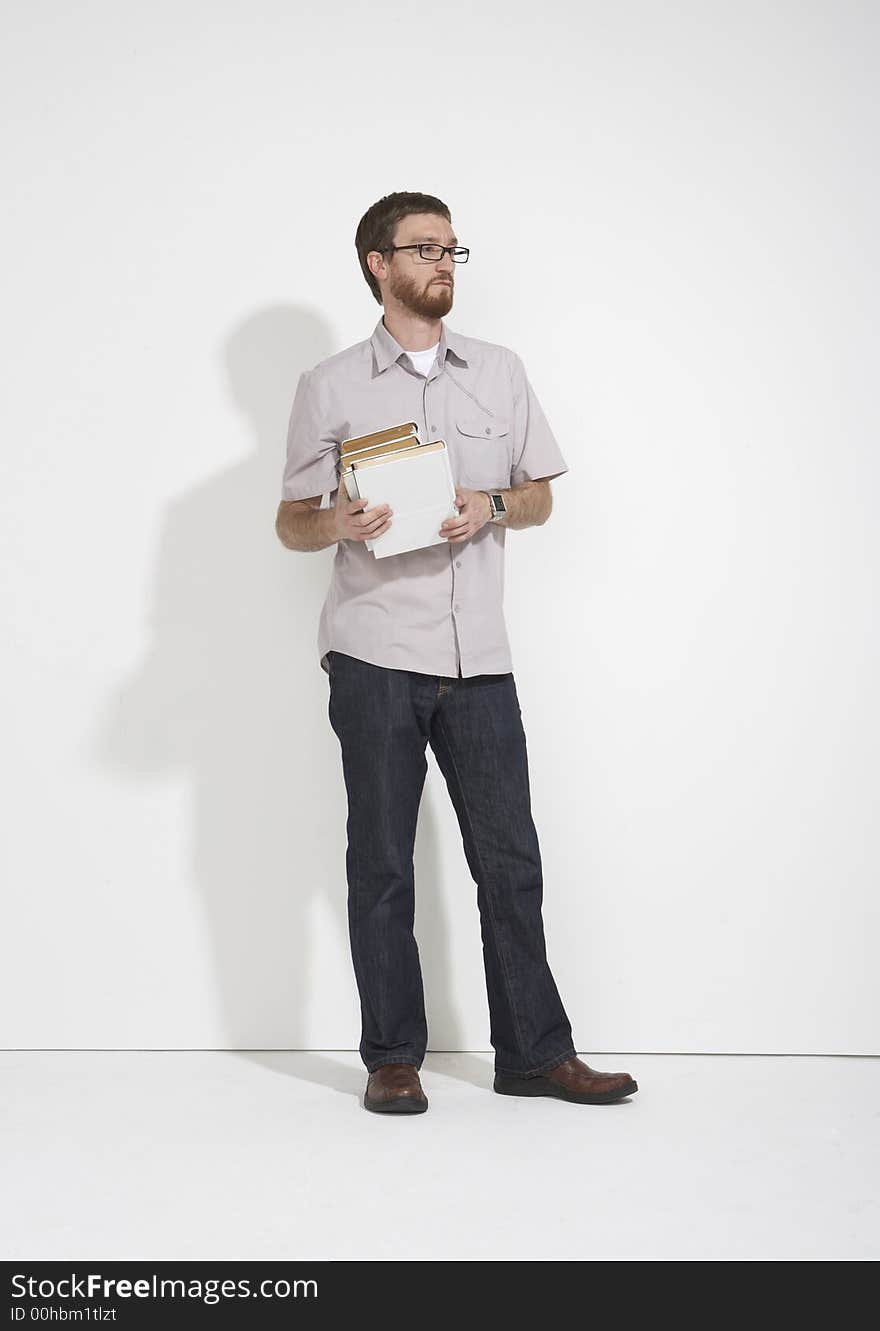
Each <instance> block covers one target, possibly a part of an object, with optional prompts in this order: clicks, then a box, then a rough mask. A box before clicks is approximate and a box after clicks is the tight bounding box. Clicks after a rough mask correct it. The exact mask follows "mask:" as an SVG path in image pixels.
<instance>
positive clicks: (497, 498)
mask: <svg viewBox="0 0 880 1331" xmlns="http://www.w3.org/2000/svg"><path fill="white" fill-rule="evenodd" d="M483 494H484V495H488V496H489V503H490V504H491V505H492V516H491V517H490V518H489V521H490V522H500V521H501V519H502V518H503V517H504V515H505V513H506V512H507V505H506V504H505V502H504V496H503V495H500V494H498V493H497V492H496V491H492V490H484V491H483Z"/></svg>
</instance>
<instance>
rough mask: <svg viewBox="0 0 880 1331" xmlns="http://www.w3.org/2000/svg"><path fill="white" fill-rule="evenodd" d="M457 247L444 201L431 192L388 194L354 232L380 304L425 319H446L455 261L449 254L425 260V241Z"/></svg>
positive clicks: (363, 264) (450, 304) (359, 257)
mask: <svg viewBox="0 0 880 1331" xmlns="http://www.w3.org/2000/svg"><path fill="white" fill-rule="evenodd" d="M432 241H433V242H434V243H436V244H439V245H455V244H457V239H456V235H455V232H454V231H453V229H452V218H451V215H450V212H449V209H448V208H447V206H446V204H445V203H443V201H442V200H441V199H437V198H435V197H434V195H433V194H413V193H398V194H387V195H386V196H385V197H384V198H383V199H380V200H379V201H378V203H374V204H373V206H372V207H371V208H370V209H368V211H367V212H366V213H364V215H363V217H362V218H361V220H360V222H359V223H358V229H357V232H356V234H355V242H354V243H355V248H356V249H357V253H358V259H359V260H360V265H361V270H362V272H363V274H364V277H365V278H366V281H367V284H368V286H369V288H370V290H371V291H372V293H373V295H374V296H375V298H376V300H377V301H378V303H379V304H380V305H382V306H384V307H385V308H386V309H388V308H394V307H395V306H397V307H398V308H400V309H402V310H405V311H406V312H408V313H410V314H416V315H420V316H421V317H422V318H426V319H442V318H443V317H444V316H445V315H447V314H448V313H449V311H450V310H451V309H452V301H453V295H454V290H455V288H454V274H453V268H454V264H453V261H452V257H451V255H449V254H444V255H443V256H442V258H440V259H425V258H423V257H422V256H421V254H420V253H419V251H418V249H403V250H401V249H400V248H397V247H399V246H401V245H414V246H415V245H419V244H421V243H423V242H432Z"/></svg>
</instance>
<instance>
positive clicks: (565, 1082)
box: [495, 1055, 639, 1105]
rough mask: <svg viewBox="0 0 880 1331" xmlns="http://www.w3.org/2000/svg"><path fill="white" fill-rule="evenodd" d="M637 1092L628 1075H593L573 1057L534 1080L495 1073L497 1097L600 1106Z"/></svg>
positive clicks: (615, 1073) (581, 1062)
mask: <svg viewBox="0 0 880 1331" xmlns="http://www.w3.org/2000/svg"><path fill="white" fill-rule="evenodd" d="M638 1089H639V1087H638V1083H637V1082H635V1081H633V1079H632V1077H631V1076H630V1075H629V1073H628V1072H597V1071H596V1069H595V1068H591V1067H590V1066H589V1064H588V1063H584V1062H583V1060H582V1059H580V1058H578V1057H577V1056H576V1055H575V1056H573V1057H572V1058H567V1059H566V1060H565V1062H564V1063H560V1064H558V1066H557V1067H555V1068H551V1069H550V1071H549V1072H545V1073H542V1074H541V1076H538V1077H513V1076H511V1075H510V1073H508V1072H496V1073H495V1090H496V1091H497V1092H498V1094H499V1095H553V1096H555V1097H556V1098H557V1099H558V1100H571V1101H573V1102H574V1103H575V1104H578V1105H604V1104H610V1103H611V1102H612V1101H613V1100H620V1099H622V1097H623V1096H625V1095H632V1094H633V1092H634V1091H637V1090H638Z"/></svg>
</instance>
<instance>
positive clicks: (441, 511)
mask: <svg viewBox="0 0 880 1331" xmlns="http://www.w3.org/2000/svg"><path fill="white" fill-rule="evenodd" d="M339 480H340V483H341V484H342V485H344V487H345V493H347V495H348V497H349V499H366V501H367V503H366V505H365V508H364V509H363V510H361V511H362V512H365V511H366V509H367V508H373V507H374V506H375V505H376V504H390V505H391V508H392V510H393V512H392V514H391V526H390V527H389V528H388V530H387V531H384V532H383V533H382V535H381V536H375V537H372V538H371V539H369V540H367V541H365V542H364V544H365V545H366V547H367V549H368V550H369V551H370V552H371V553H372V554H373V556H374V558H376V559H384V558H385V557H386V556H387V555H399V554H403V553H404V552H405V551H407V550H421V549H423V548H424V547H425V546H427V545H441V544H442V545H445V544H448V542H447V541H446V538H445V537H444V536H441V535H440V534H439V529H440V524H441V523H442V522H443V519H444V518H454V517H458V509H457V508H456V506H455V481H454V480H453V477H452V468H451V466H450V463H449V450H448V448H447V447H446V441H445V440H444V439H432V440H431V441H430V442H423V441H422V440H421V439H420V438H419V427H418V425H417V424H416V423H415V421H407V422H405V423H404V424H403V425H391V426H388V427H387V428H386V429H384V430H374V431H373V432H372V433H371V434H361V435H356V436H354V437H353V438H351V439H343V441H342V443H341V444H340V445H339Z"/></svg>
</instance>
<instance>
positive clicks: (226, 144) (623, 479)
mask: <svg viewBox="0 0 880 1331" xmlns="http://www.w3.org/2000/svg"><path fill="white" fill-rule="evenodd" d="M439 13H440V14H441V16H442V18H443V19H444V20H445V21H444V22H442V23H440V24H439V26H433V27H432V26H431V23H430V22H429V21H428V15H427V14H425V13H423V12H422V11H413V12H412V13H409V12H403V11H401V9H400V8H399V6H395V5H390V4H389V5H384V6H383V5H382V4H381V3H380V4H379V6H378V8H377V7H376V6H375V5H374V6H372V7H370V8H369V9H368V10H364V9H358V8H357V7H355V6H354V5H353V4H339V3H333V2H332V0H331V2H330V3H328V4H327V5H325V6H323V7H321V8H320V9H315V8H312V7H311V6H305V5H298V6H293V7H291V6H290V5H285V4H281V3H266V2H265V0H263V2H261V0H257V3H253V2H251V3H248V4H242V3H237V2H236V3H233V2H232V0H225V2H224V0H219V2H217V0H215V2H214V3H211V4H208V3H189V4H183V5H180V4H174V5H172V4H170V3H167V2H160V3H154V4H150V5H126V6H119V5H114V4H110V3H106V0H105V2H102V3H95V4H92V5H90V6H88V8H87V9H85V10H83V9H73V10H70V9H67V8H65V7H64V6H62V5H61V4H60V3H36V4H34V3H29V4H27V5H25V4H22V3H13V4H11V5H10V6H9V7H8V8H7V16H8V22H7V28H8V29H9V30H10V31H11V33H12V38H11V39H10V40H7V42H6V43H4V49H3V54H2V57H0V59H2V62H3V78H2V81H0V89H2V91H0V96H2V98H3V103H4V106H3V109H4V116H3V131H2V133H3V163H4V181H5V186H6V194H7V203H6V206H5V208H4V257H5V261H6V262H5V268H6V274H5V280H4V304H5V312H6V318H5V319H4V321H3V358H4V364H5V368H6V386H5V391H4V393H3V396H2V412H3V448H2V483H0V505H2V527H0V530H2V541H3V552H2V557H3V565H4V568H5V572H6V576H5V578H4V579H3V617H4V625H5V630H6V639H7V645H8V650H7V651H6V652H5V653H4V664H3V689H2V706H3V735H4V741H5V742H4V744H3V746H2V781H3V800H4V808H5V812H6V818H5V824H6V827H5V836H4V838H3V842H4V848H3V859H4V870H5V888H4V896H5V901H4V911H5V917H6V947H5V949H4V965H3V968H2V986H3V991H2V1014H3V1015H2V1031H0V1044H2V1045H3V1046H4V1047H12V1048H44V1047H47V1048H202V1047H205V1048H254V1047H257V1048H319V1049H326V1048H331V1049H338V1048H347V1049H352V1048H355V1047H356V1045H357V1039H358V1031H359V1014H358V1010H357V996H356V989H355V985H354V979H353V976H352V973H351V964H350V959H349V952H348V936H347V926H346V917H345V865H344V859H345V812H346V811H345V792H344V786H343V779H342V770H341V764H340V756H339V749H338V742H337V740H336V738H335V736H334V735H333V733H332V731H331V729H330V725H329V721H328V718H327V682H326V676H325V675H324V673H323V671H321V669H320V667H319V664H318V658H317V650H316V645H315V639H316V634H317V626H318V615H319V612H320V607H321V603H322V600H323V596H324V591H325V589H326V585H327V580H328V577H329V570H330V562H331V559H332V551H331V550H327V551H322V552H320V553H318V554H309V555H306V554H294V553H292V552H290V551H286V550H284V549H283V548H282V547H281V545H280V543H279V541H278V539H277V537H276V535H275V531H274V520H275V512H276V508H277V504H278V500H279V498H280V479H281V470H282V466H283V457H284V446H285V437H286V427H287V418H288V413H289V409H290V404H291V401H292V395H293V391H294V388H295V386H296V382H297V379H298V376H299V374H300V372H301V371H302V370H303V369H305V368H308V367H310V366H312V365H314V364H315V363H316V362H317V361H319V360H321V359H323V358H324V357H325V356H328V355H330V354H332V353H333V352H335V351H338V350H340V349H341V348H343V347H345V346H348V345H350V344H351V343H353V342H355V341H359V340H361V339H362V338H365V337H368V336H369V335H370V333H371V332H372V329H373V327H374V325H375V323H376V321H377V319H378V317H379V316H380V313H381V311H380V309H379V307H378V306H377V305H376V303H375V301H374V300H373V298H372V296H371V295H370V292H369V290H368V289H367V286H366V284H365V282H364V281H363V278H362V276H361V274H360V270H359V268H358V264H357V259H356V255H355V250H354V233H355V227H356V225H357V222H358V219H359V218H360V216H361V215H362V213H363V212H364V211H365V210H366V209H367V208H368V207H369V206H370V204H371V203H373V202H374V201H375V200H376V199H377V198H379V197H380V196H382V195H384V194H387V193H390V192H392V191H394V190H398V189H411V190H424V191H426V192H430V193H434V194H437V195H439V196H440V197H441V198H443V199H445V200H446V201H447V202H448V203H449V205H450V208H451V210H452V215H453V222H454V225H455V227H456V232H457V235H458V236H459V238H460V239H461V240H462V243H464V244H467V245H469V246H470V247H471V262H470V263H469V265H468V266H467V268H466V269H462V270H461V272H460V274H459V275H458V280H457V296H456V304H455V307H454V309H453V311H452V313H451V314H450V316H449V319H448V323H449V325H450V327H451V328H453V329H456V330H458V331H460V332H462V333H465V334H468V335H470V336H474V337H480V338H483V339H486V340H488V341H494V342H501V343H503V344H505V345H507V346H510V347H512V348H513V349H515V350H516V351H517V352H518V353H519V354H520V355H521V356H522V357H523V359H524V361H525V364H526V367H527V369H528V371H529V374H530V377H531V379H532V382H533V384H534V387H535V389H536V392H537V393H538V396H539V397H540V399H541V401H542V403H543V405H544V408H545V410H546V412H547V415H548V418H549V420H550V422H551V424H552V426H553V428H554V430H555V432H556V434H557V437H558V439H559V441H560V446H561V448H562V450H563V453H564V455H565V457H566V460H567V461H568V463H569V466H570V472H569V473H568V474H567V475H565V476H563V477H561V478H559V479H558V480H557V481H555V482H554V483H553V491H554V500H555V504H554V512H553V515H552V517H551V519H550V521H549V522H548V523H547V524H546V525H545V526H543V527H540V528H534V529H531V530H528V531H522V532H517V531H512V532H509V533H508V536H507V575H506V593H505V607H506V611H507V617H508V625H509V629H510V635H511V642H512V646H513V652H514V662H515V675H516V681H517V688H518V692H519V696H520V700H521V703H522V710H523V717H524V721H525V725H526V732H527V736H528V743H529V755H530V762H531V788H532V800H533V809H534V813H535V820H536V824H537V827H538V831H539V835H540V837H541V847H542V856H543V862H544V869H545V923H546V931H547V939H548V954H549V956H550V960H551V964H552V966H553V969H554V974H555V976H556V979H557V982H558V983H559V987H560V990H561V992H562V994H563V998H564V1001H565V1003H566V1006H567V1008H568V1011H569V1015H570V1016H571V1018H572V1023H573V1026H574V1030H575V1040H576V1043H577V1046H578V1048H579V1049H580V1050H582V1051H583V1050H589V1051H594V1050H600V1051H601V1050H633V1051H709V1052H711V1051H717V1052H737V1051H743V1052H759V1053H760V1052H791V1053H805V1052H821V1053H861V1054H868V1053H870V1054H876V1053H878V1052H880V1031H878V1022H877V1015H876V1014H877V1012H878V998H880V995H878V980H877V968H876V966H875V964H874V957H875V955H876V954H877V950H878V943H880V939H878V933H880V929H878V905H877V884H878V879H880V840H878V830H877V829H878V812H880V810H878V776H877V753H878V742H880V724H878V723H880V712H878V694H877V687H876V681H877V678H878V672H880V636H878V634H880V629H878V620H877V617H876V615H873V616H872V610H873V606H872V601H873V599H874V591H875V586H876V575H877V568H878V554H880V527H878V522H877V517H876V497H877V493H878V482H880V468H878V455H877V439H878V408H877V394H876V386H875V382H874V380H875V374H874V366H875V360H876V345H877V340H876V338H877V335H876V315H875V311H876V309H877V303H878V291H877V285H878V273H877V266H876V263H875V262H874V249H875V244H876V236H877V234H878V227H880V217H878V211H880V209H878V193H877V182H876V172H875V171H873V170H872V169H871V167H872V165H873V162H872V159H871V148H872V145H873V143H874V142H875V141H876V132H877V119H878V107H877V98H876V75H877V57H878V25H877V18H876V11H875V10H874V9H873V8H872V7H871V6H866V5H863V4H860V3H856V2H855V0H849V2H844V3H839V2H838V3H834V4H832V3H830V0H828V2H827V3H824V4H812V5H809V6H805V5H801V4H797V3H778V4H775V5H773V6H766V5H762V4H757V3H745V4H743V3H737V4H733V3H688V4H676V5H665V4H654V3H647V2H642V3H629V4H626V5H624V6H611V5H602V4H595V3H578V4H575V3H573V2H572V3H568V4H562V3H558V2H556V3H550V4H548V5H544V6H542V7H541V8H540V10H535V8H534V6H532V5H526V4H523V3H519V2H516V3H508V4H503V5H502V4H498V3H491V2H490V3H489V4H485V5H482V6H480V7H479V8H477V7H474V6H470V5H469V6H464V5H459V4H457V3H455V2H454V0H453V3H452V4H445V5H444V6H442V8H441V11H439ZM416 890H417V899H418V905H417V921H416V924H417V934H418V938H419V944H420V950H421V956H422V962H423V969H424V976H425V986H426V995H427V1001H428V1015H429V1026H430V1048H431V1049H435V1050H436V1049H483V1050H487V1049H488V1048H489V1041H488V1016H487V1012H486V1004H485V990H484V983H483V973H482V958H481V948H480V938H479V924H478V916H477V908H476V889H475V886H474V884H473V883H472V881H471V879H470V876H469V874H468V870H467V866H466V863H465V859H464V853H463V850H462V847H461V839H460V835H459V831H458V827H457V824H456V821H455V816H454V813H453V811H452V808H451V805H450V804H449V801H448V797H447V794H446V790H445V785H444V783H443V780H442V777H441V776H440V773H439V771H438V769H437V767H436V764H435V763H434V760H433V757H432V756H431V755H430V753H429V776H428V783H427V788H426V792H425V797H424V803H423V806H422V816H421V822H420V825H419V834H418V844H417V852H416Z"/></svg>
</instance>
